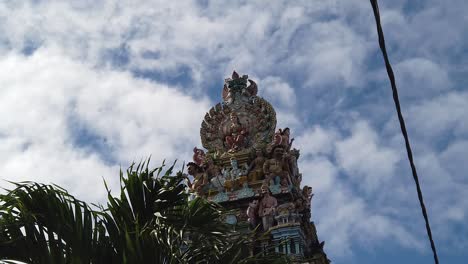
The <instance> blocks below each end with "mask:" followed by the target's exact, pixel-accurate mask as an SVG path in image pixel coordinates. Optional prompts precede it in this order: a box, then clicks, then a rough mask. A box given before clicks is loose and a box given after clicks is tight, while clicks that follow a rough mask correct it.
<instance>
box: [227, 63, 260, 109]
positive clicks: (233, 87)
mask: <svg viewBox="0 0 468 264" xmlns="http://www.w3.org/2000/svg"><path fill="white" fill-rule="evenodd" d="M247 82H248V83H249V86H247ZM257 91H258V89H257V84H256V83H255V82H254V81H252V80H250V79H249V76H248V75H242V77H240V75H239V74H238V73H237V72H236V71H234V72H233V73H232V76H231V78H227V79H225V80H224V87H223V101H224V103H225V104H227V105H230V104H233V103H237V104H236V106H237V105H238V104H239V103H240V102H242V101H248V100H249V99H251V98H252V97H254V96H256V95H257Z"/></svg>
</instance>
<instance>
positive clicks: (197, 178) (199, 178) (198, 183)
mask: <svg viewBox="0 0 468 264" xmlns="http://www.w3.org/2000/svg"><path fill="white" fill-rule="evenodd" d="M187 172H188V174H189V175H192V176H193V181H192V182H190V179H189V178H188V177H186V178H187V185H188V187H189V188H190V189H191V190H192V191H193V192H195V193H197V194H198V195H201V193H202V188H203V187H204V186H205V185H206V184H207V183H208V179H207V177H206V173H204V171H203V169H202V168H201V167H200V166H198V165H197V164H196V163H194V162H189V163H188V164H187Z"/></svg>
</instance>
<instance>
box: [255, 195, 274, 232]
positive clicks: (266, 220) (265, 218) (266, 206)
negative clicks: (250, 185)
mask: <svg viewBox="0 0 468 264" xmlns="http://www.w3.org/2000/svg"><path fill="white" fill-rule="evenodd" d="M262 194H263V197H262V199H261V200H260V204H259V206H258V216H260V217H261V218H262V225H263V230H264V231H268V229H270V227H272V226H273V224H274V217H275V213H276V207H277V206H278V201H277V200H276V198H275V197H274V196H272V195H271V193H270V190H269V189H268V187H266V186H262Z"/></svg>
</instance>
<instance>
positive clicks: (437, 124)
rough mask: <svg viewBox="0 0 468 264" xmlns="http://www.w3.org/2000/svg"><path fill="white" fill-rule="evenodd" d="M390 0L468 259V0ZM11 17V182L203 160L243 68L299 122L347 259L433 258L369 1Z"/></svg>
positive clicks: (1, 55) (440, 221)
mask: <svg viewBox="0 0 468 264" xmlns="http://www.w3.org/2000/svg"><path fill="white" fill-rule="evenodd" d="M380 2H381V3H380V9H381V16H382V23H383V28H384V32H385V34H386V41H387V46H388V52H389V56H390V60H391V62H392V64H393V66H394V70H395V74H396V78H397V85H398V87H399V89H400V97H401V103H402V108H403V114H404V116H405V118H406V121H407V126H408V131H409V135H410V140H411V142H412V144H413V149H414V154H415V161H416V166H417V168H418V171H419V174H420V181H421V185H422V189H423V192H424V195H425V200H426V204H427V207H428V213H429V217H430V221H431V224H432V228H433V234H434V238H435V242H436V246H437V248H438V250H439V254H440V260H441V263H465V262H466V259H467V258H468V253H467V252H468V250H467V249H468V227H467V225H466V224H465V223H466V222H468V191H467V187H468V178H467V173H466V171H468V165H467V164H468V162H467V161H468V160H467V157H468V119H467V118H466V116H467V115H468V91H467V89H466V80H467V77H466V76H467V72H468V68H467V66H466V65H467V60H468V53H467V50H468V46H467V43H468V41H467V39H466V38H467V37H466V36H468V32H467V31H468V29H467V28H466V27H465V25H466V24H467V22H468V21H467V19H468V18H467V16H466V13H467V12H468V3H467V2H466V1H462V0H459V1H457V0H455V1H435V0H427V1H419V0H412V1H410V0H406V1H405V0H396V1H380ZM0 32H2V34H1V36H0V68H1V69H2V70H1V72H0V120H1V122H0V160H1V161H0V175H1V176H0V177H1V179H3V180H14V181H20V180H34V181H40V182H47V183H50V182H53V183H56V184H59V185H61V186H63V187H65V188H67V189H69V190H70V192H71V193H73V194H75V195H77V196H78V197H79V198H81V199H84V200H86V201H90V202H100V201H101V202H102V201H104V199H105V193H104V188H103V185H102V178H104V179H106V180H107V181H108V182H109V183H110V184H111V186H116V184H117V180H118V178H117V177H118V170H119V168H120V167H123V168H125V167H127V166H128V165H129V164H130V163H131V162H132V161H140V160H141V159H145V158H147V157H148V156H149V155H152V160H153V165H154V166H157V165H159V164H160V163H161V162H162V160H163V159H166V160H168V161H172V160H175V159H179V160H185V161H188V160H190V157H191V151H192V149H193V146H201V144H200V139H199V134H198V132H199V126H200V122H201V120H202V118H203V116H204V114H205V112H206V111H207V110H208V109H209V108H210V107H211V106H212V105H214V104H215V103H217V102H219V101H221V88H222V85H223V80H224V78H226V77H228V76H230V74H231V72H232V71H233V70H237V71H238V72H239V73H241V74H249V77H250V78H251V79H253V80H255V81H256V82H257V84H258V85H259V94H260V95H261V96H263V97H264V98H266V99H267V100H269V101H270V102H271V103H272V104H273V105H274V107H275V108H276V111H277V114H278V127H285V126H289V127H290V128H291V130H292V134H293V137H295V139H296V140H295V141H294V144H295V145H296V147H299V148H300V149H301V157H300V159H299V162H300V169H301V171H302V173H303V175H304V180H303V182H304V184H308V185H311V186H313V188H314V192H315V196H314V200H313V203H312V218H313V220H314V221H315V223H316V225H317V228H318V232H319V237H320V239H322V240H325V241H326V246H325V249H326V252H327V253H328V255H329V257H330V258H331V259H332V260H333V263H338V264H339V263H395V262H397V263H431V261H432V255H431V252H430V247H429V243H428V241H427V238H426V234H425V228H424V222H423V219H422V216H421V212H420V208H419V204H418V202H417V195H416V191H415V187H414V183H413V180H412V177H411V172H410V169H409V165H408V162H407V159H406V153H405V150H404V144H403V139H402V137H401V135H400V130H399V126H398V123H397V119H396V114H395V110H394V105H393V101H392V98H391V89H390V86H389V82H388V79H387V77H386V72H385V69H384V67H383V66H384V65H383V62H382V58H381V55H380V52H379V50H378V43H377V36H376V33H375V22H374V19H373V16H372V10H371V6H370V3H369V2H368V1H365V0H347V1H331V0H330V1H311V0H307V1H305V0H304V1H137V0H132V1H125V0H123V1H40V0H36V1H1V2H0ZM2 186H7V183H6V182H4V183H3V184H2ZM463 260H465V261H463Z"/></svg>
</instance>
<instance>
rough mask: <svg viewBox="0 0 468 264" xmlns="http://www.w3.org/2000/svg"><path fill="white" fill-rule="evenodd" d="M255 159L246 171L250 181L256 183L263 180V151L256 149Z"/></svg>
mask: <svg viewBox="0 0 468 264" xmlns="http://www.w3.org/2000/svg"><path fill="white" fill-rule="evenodd" d="M256 155H257V157H256V158H255V159H254V160H253V161H252V163H250V166H249V168H248V170H247V174H248V177H249V180H250V181H258V180H261V179H262V178H263V175H264V174H263V164H264V163H265V157H264V156H263V151H262V150H261V149H258V150H257V151H256Z"/></svg>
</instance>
